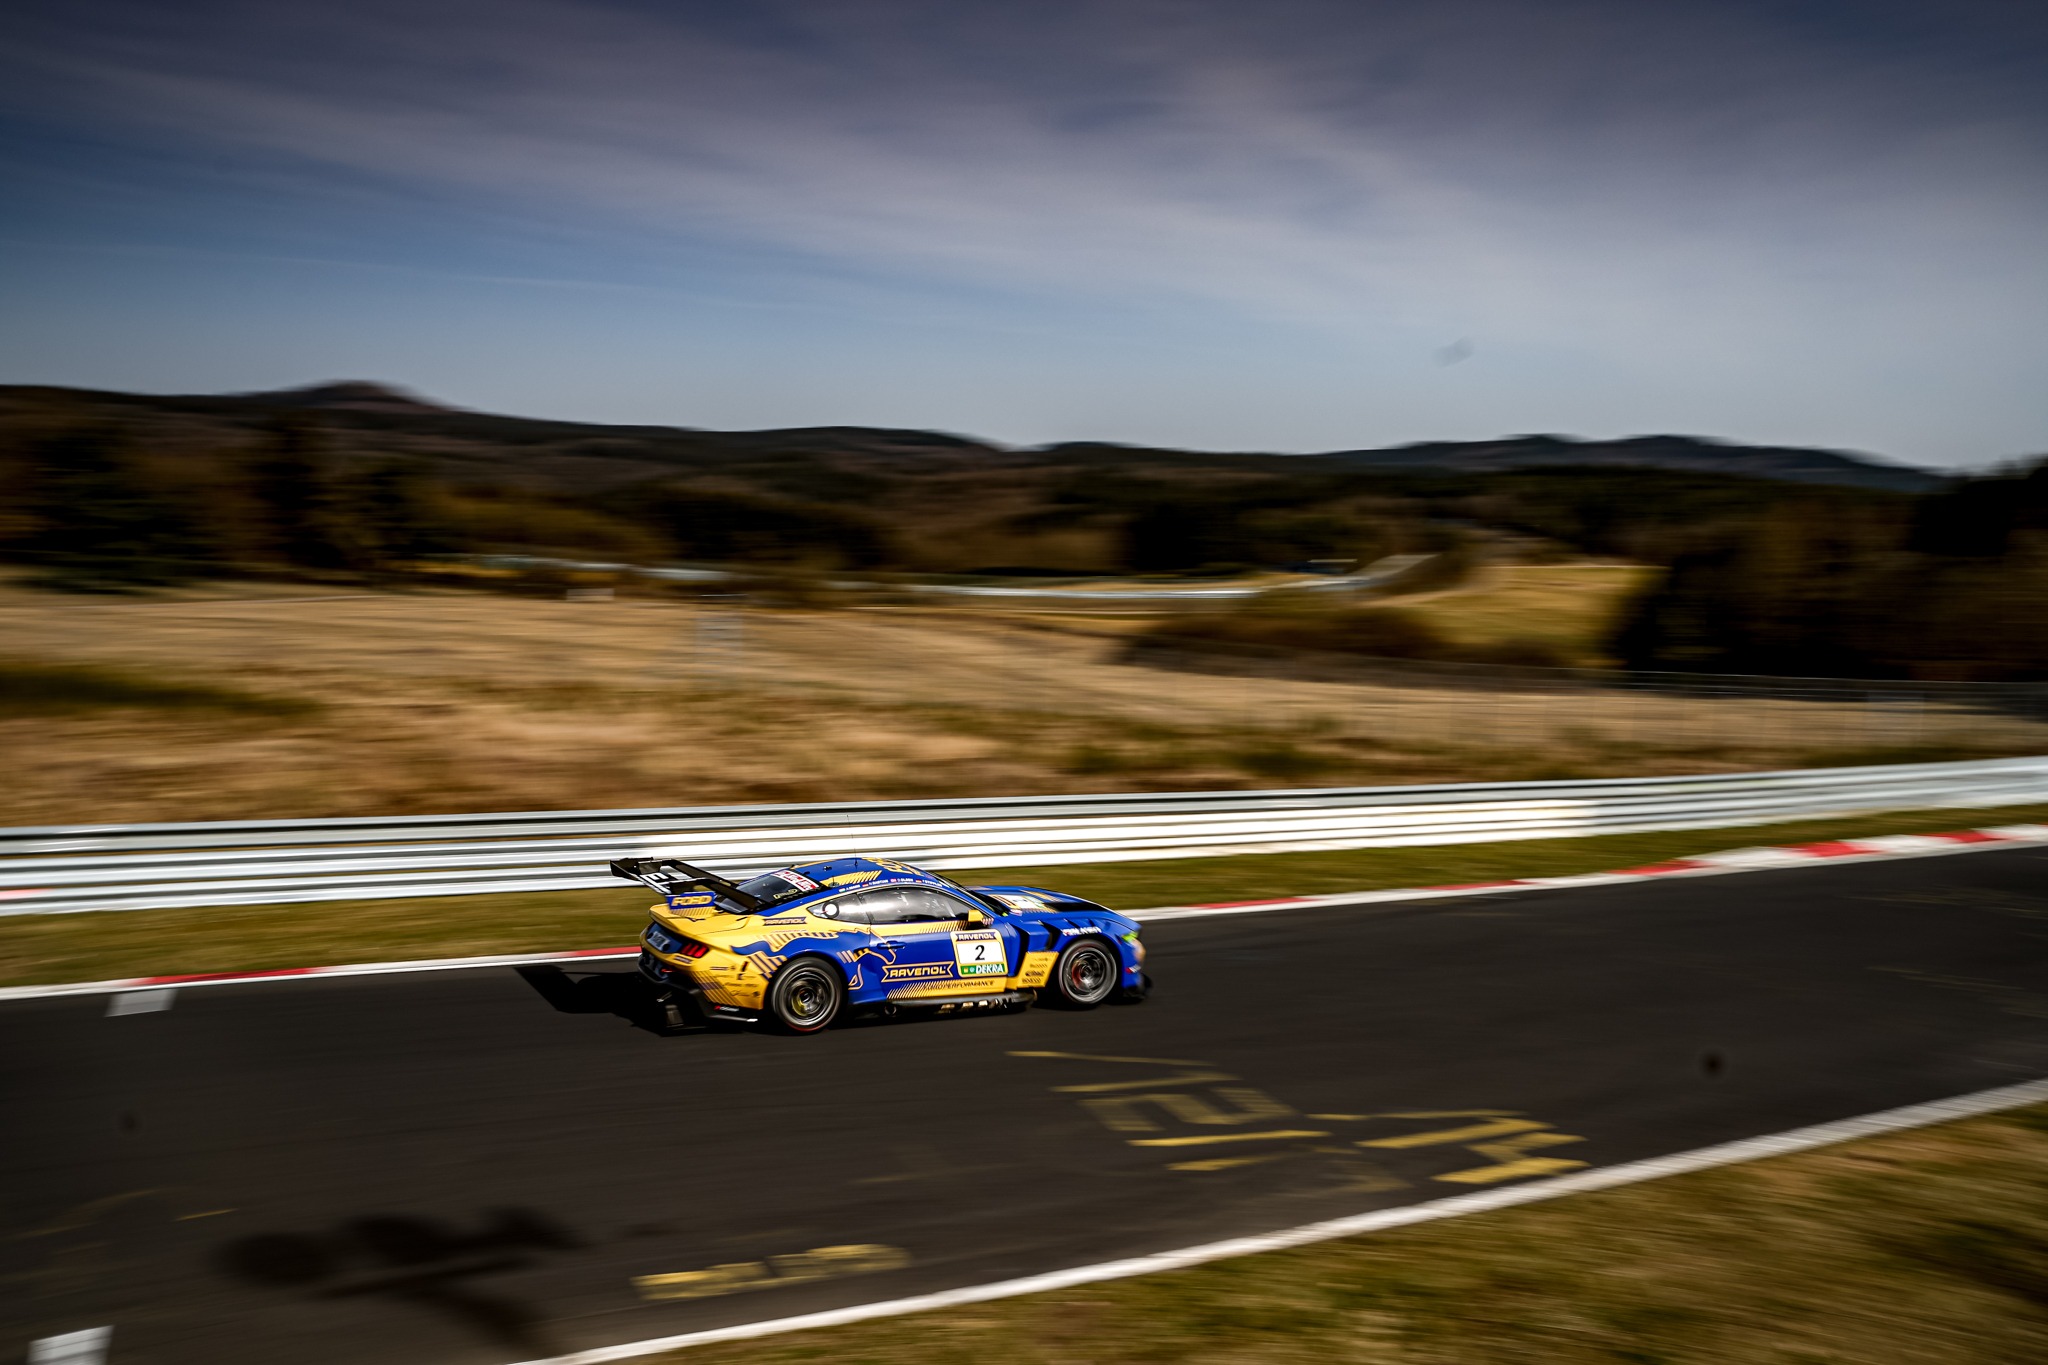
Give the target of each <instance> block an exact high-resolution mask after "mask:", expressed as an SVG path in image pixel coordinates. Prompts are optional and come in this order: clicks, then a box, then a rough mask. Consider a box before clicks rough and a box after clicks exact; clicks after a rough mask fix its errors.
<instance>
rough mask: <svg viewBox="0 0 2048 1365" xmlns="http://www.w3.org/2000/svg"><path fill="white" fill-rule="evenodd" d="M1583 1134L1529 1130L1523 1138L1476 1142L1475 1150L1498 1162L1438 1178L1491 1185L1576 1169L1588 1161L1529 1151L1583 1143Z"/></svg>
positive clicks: (1458, 1182) (1454, 1182) (1470, 1183)
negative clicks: (1533, 1154)
mask: <svg viewBox="0 0 2048 1365" xmlns="http://www.w3.org/2000/svg"><path fill="white" fill-rule="evenodd" d="M1584 1141H1585V1139H1584V1138H1582V1137H1574V1136H1573V1135H1572V1134H1570V1133H1527V1134H1524V1135H1523V1136H1521V1137H1516V1138H1509V1139H1508V1140H1507V1141H1506V1142H1477V1143H1474V1144H1473V1145H1472V1150H1473V1151H1475V1152H1477V1153H1479V1155H1481V1156H1486V1157H1492V1158H1493V1159H1494V1161H1496V1162H1498V1163H1499V1164H1498V1165H1494V1166H1475V1167H1473V1168H1472V1169H1471V1170H1469V1171H1452V1172H1451V1173H1450V1174H1449V1175H1440V1176H1438V1177H1437V1179H1438V1180H1448V1181H1450V1182H1452V1183H1453V1184H1457V1185H1491V1184H1493V1183H1494V1182H1495V1181H1497V1180H1519V1179H1521V1178H1522V1177H1523V1176H1530V1175H1556V1174H1557V1173H1558V1172H1560V1171H1576V1170H1578V1169H1579V1168H1580V1167H1582V1166H1584V1165H1585V1164H1586V1163H1585V1162H1583V1161H1569V1160H1566V1159H1563V1158H1560V1157H1545V1156H1528V1155H1526V1153H1528V1152H1530V1151H1532V1150H1533V1149H1535V1148H1538V1147H1561V1146H1563V1145H1564V1144H1565V1143H1567V1142H1584Z"/></svg>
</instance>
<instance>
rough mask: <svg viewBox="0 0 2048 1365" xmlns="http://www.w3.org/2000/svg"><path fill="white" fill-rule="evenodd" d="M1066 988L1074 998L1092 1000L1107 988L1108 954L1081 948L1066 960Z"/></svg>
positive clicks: (1098, 950)
mask: <svg viewBox="0 0 2048 1365" xmlns="http://www.w3.org/2000/svg"><path fill="white" fill-rule="evenodd" d="M1067 989H1068V991H1069V992H1070V993H1072V995H1073V997H1074V998H1075V999H1076V1000H1093V999H1095V998H1097V997H1098V996H1100V995H1101V994H1102V993H1103V992H1104V991H1106V990H1108V989H1109V954H1107V953H1105V952H1103V951H1102V949H1100V948H1082V949H1079V950H1078V951H1076V952H1075V954H1074V955H1073V957H1072V958H1070V959H1068V961H1067Z"/></svg>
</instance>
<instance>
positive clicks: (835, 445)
mask: <svg viewBox="0 0 2048 1365" xmlns="http://www.w3.org/2000/svg"><path fill="white" fill-rule="evenodd" d="M53 406H60V407H72V408H77V409H81V410H84V411H88V412H94V411H96V412H98V413H101V414H105V415H112V414H113V413H115V412H120V413H123V414H127V415H130V416H133V417H141V418H146V419H153V421H154V422H155V423H156V424H158V425H162V426H166V427H171V428H177V429H181V430H183V431H185V432H187V433H190V434H194V435H196V434H197V430H196V429H197V428H199V427H210V426H213V425H215V424H221V423H224V424H226V425H229V426H232V427H238V428H239V427H248V426H251V425H254V424H257V423H260V422H263V421H266V420H268V419H269V418H270V417H271V416H272V415H274V414H275V413H277V412H278V411H280V410H288V411H301V412H309V413H318V414H320V415H321V417H322V418H323V420H324V421H325V422H326V423H327V424H328V425H330V426H333V427H335V428H337V429H338V430H340V431H349V430H355V431H358V432H361V433H363V434H364V436H365V437H368V436H369V435H370V434H371V433H374V434H375V436H376V437H377V443H378V444H379V445H391V446H399V447H410V448H416V449H417V450H418V452H419V453H423V454H431V455H433V456H437V457H439V458H443V459H449V460H453V461H455V462H457V463H465V464H473V463H474V462H476V461H478V460H480V459H484V458H490V459H491V460H492V462H493V463H498V462H504V463H508V464H513V465H525V464H531V465H532V466H533V470H532V472H534V473H537V474H542V475H544V476H545V475H549V474H552V475H555V476H561V475H563V474H565V473H567V472H568V471H569V470H570V469H571V468H574V469H576V470H578V471H579V473H578V475H577V477H578V478H579V479H580V478H584V477H588V478H591V479H594V480H595V481H596V482H598V483H600V484H609V483H615V482H621V481H628V480H630V479H632V478H634V477H644V476H645V475H646V474H647V473H650V472H654V471H655V470H657V469H661V468H673V467H674V466H676V465H678V464H685V465H691V466H696V467H698V468H702V467H704V466H705V465H706V464H707V463H712V462H715V461H717V460H718V459H719V458H720V457H721V456H728V455H729V456H732V457H737V458H741V459H747V460H759V459H761V458H763V457H766V456H772V455H779V454H786V455H789V456H809V457H826V458H828V459H837V460H847V461H850V462H852V463H854V464H857V465H858V464H868V463H870V462H872V463H875V464H878V465H881V466H888V467H893V468H895V469H897V470H898V471H900V472H905V473H908V472H914V471H915V470H916V469H918V468H921V467H929V468H938V467H945V466H952V465H957V464H958V462H960V461H961V460H963V459H964V460H967V461H970V462H972V463H974V464H976V465H987V464H992V463H1007V464H1032V463H1035V462H1037V461H1039V460H1042V459H1053V460H1057V461H1061V462H1069V461H1075V460H1080V461H1085V462H1087V463H1093V464H1122V463H1131V464H1143V465H1146V466H1150V467H1153V468H1155V469H1157V468H1158V467H1159V466H1162V465H1174V464H1181V465H1185V466H1189V467H1201V468H1210V469H1213V468H1215V467H1216V466H1218V465H1219V464H1229V465H1234V466H1238V467H1243V465H1245V464H1246V463H1251V462H1259V463H1263V462H1265V461H1287V462H1290V463H1292V462H1303V463H1312V464H1325V465H1335V466H1339V467H1342V468H1348V469H1354V470H1357V469H1363V470H1375V469H1384V470H1387V471H1390V472H1391V471H1396V470H1399V471H1435V472H1440V473H1446V474H1481V473H1496V472H1502V471H1509V470H1518V469H1535V468H1544V467H1558V466H1600V467H1609V468H1616V467H1619V468H1641V469H1662V470H1681V471H1688V472H1693V473H1708V474H1725V475H1737V476H1742V477H1748V478H1756V479H1769V480H1776V481H1780V482H1791V483H1813V484H1834V485H1840V486H1845V487H1854V488H1868V489H1883V490H1889V491H1893V492H1904V493H1919V492H1925V491H1928V490H1930V489H1933V488H1936V487H1939V486H1940V485H1941V484H1942V483H1943V482H1945V476H1944V475H1941V474H1938V473H1935V472H1933V471H1931V470H1926V469H1920V468H1916V467H1913V466H1910V465H1903V464H1896V463H1891V462H1888V461H1884V460H1879V459H1876V458H1873V457H1871V456H1868V455H1863V454H1856V453H1851V452H1846V451H1836V450H1819V449H1808V448H1803V447H1796V446H1753V445H1743V444H1739V443H1734V442H1723V441H1716V440H1711V439H1707V438H1702V437H1696V436H1672V435H1655V436H1631V437H1625V438H1621V439H1616V440H1580V439H1575V438H1571V437H1565V436H1556V435H1525V436H1508V437H1502V438H1499V439H1497V440H1490V441H1433V442H1423V443H1418V444H1413V445H1405V446H1397V447H1391V448H1385V449H1360V450H1338V451H1325V452H1317V453H1309V454H1291V453H1282V452H1264V451H1238V452H1203V451H1186V450H1175V449H1169V448H1160V447H1144V446H1126V445H1120V444H1116V443H1111V442H1065V443H1060V444H1055V445H1048V446H1043V447H1039V448H1036V449H1025V450H1019V449H1015V448H1011V447H1006V446H1001V445H997V444H995V443H993V442H988V441H982V440H977V439H975V438H972V437H964V436H957V435H950V434H947V433H943V432H935V431H921V430H915V429H890V428H880V427H859V426H830V427H794V428H777V429H768V430H759V431H708V430H699V429H695V428H688V427H665V426H626V425H611V424H603V423H592V422H568V421H557V420H551V419H545V418H529V417H509V416H503V415H498V414H491V413H481V412H472V411H468V410H465V409H460V408H453V407H449V406H446V405H443V404H440V403H436V402H433V401H432V400H430V399H427V398H423V397H421V396H419V395H417V394H414V393H411V392H408V391H406V390H404V389H402V388H398V387H395V386H392V385H388V384H381V383H375V382H371V381H368V380H341V381H333V382H328V383H321V384H313V385H308V386H305V387H301V388H292V389H280V390H273V391H268V392H258V393H239V394H220V395H146V394H128V393H117V392H107V391H97V390H87V389H63V388H55V387H41V386H27V385H0V410H5V411H10V412H15V413H21V412H25V411H32V410H35V409H38V408H44V409H47V408H50V407H53Z"/></svg>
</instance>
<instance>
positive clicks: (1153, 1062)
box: [1005, 1052, 1209, 1066]
mask: <svg viewBox="0 0 2048 1365" xmlns="http://www.w3.org/2000/svg"><path fill="white" fill-rule="evenodd" d="M1005 1055H1006V1056H1010V1057H1060V1058H1064V1059H1065V1060H1067V1061H1070V1062H1126V1063H1129V1064H1130V1065H1132V1066H1207V1065H1209V1064H1208V1063H1207V1062H1189V1061H1180V1060H1176V1059H1175V1058H1172V1057H1097V1056H1095V1055H1094V1054H1093V1053H1088V1052H1011V1053H1006V1054H1005Z"/></svg>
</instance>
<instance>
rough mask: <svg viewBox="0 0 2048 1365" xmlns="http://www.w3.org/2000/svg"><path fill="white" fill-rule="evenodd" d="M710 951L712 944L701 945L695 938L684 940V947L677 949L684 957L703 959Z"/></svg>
mask: <svg viewBox="0 0 2048 1365" xmlns="http://www.w3.org/2000/svg"><path fill="white" fill-rule="evenodd" d="M710 951H711V945H710V944H708V943H699V942H697V940H696V939H694V938H686V939H684V940H683V941H682V946H681V947H679V948H677V949H676V952H678V953H680V954H681V955H682V956H684V957H702V956H704V954H706V953H708V952H710Z"/></svg>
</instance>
